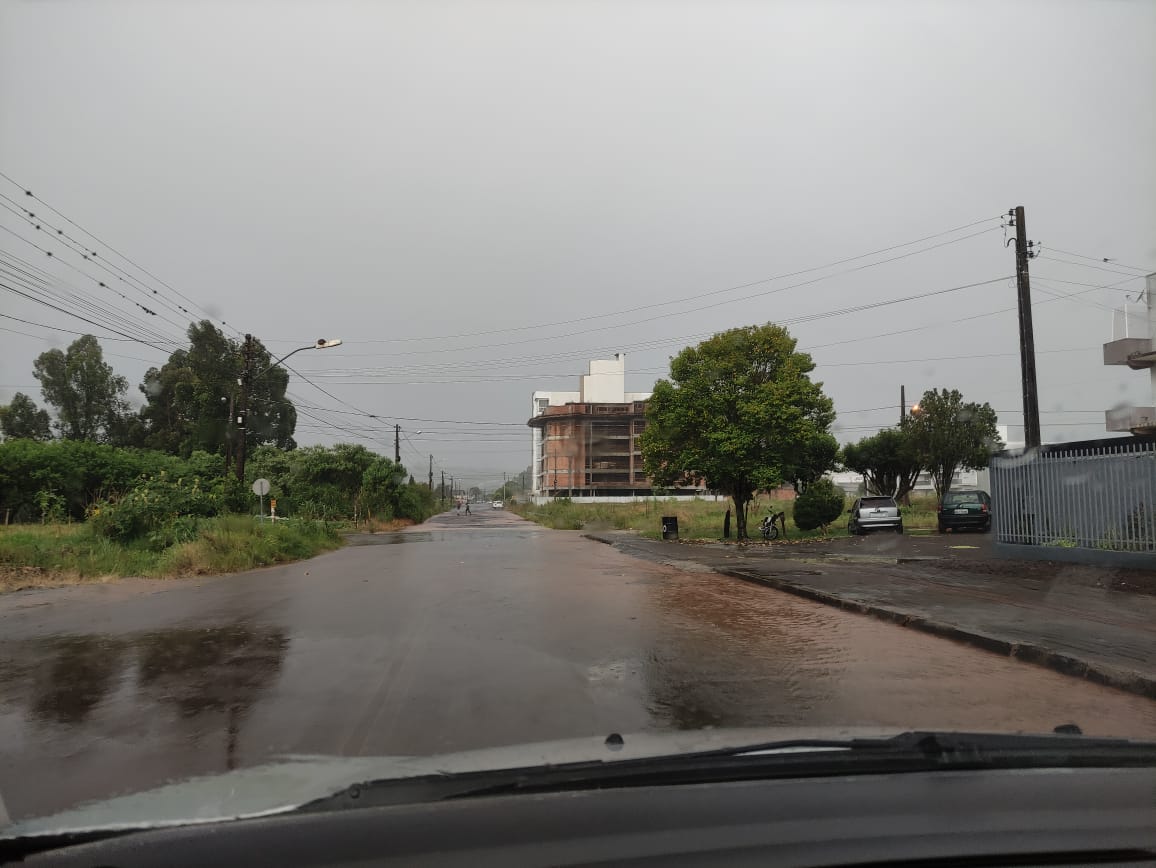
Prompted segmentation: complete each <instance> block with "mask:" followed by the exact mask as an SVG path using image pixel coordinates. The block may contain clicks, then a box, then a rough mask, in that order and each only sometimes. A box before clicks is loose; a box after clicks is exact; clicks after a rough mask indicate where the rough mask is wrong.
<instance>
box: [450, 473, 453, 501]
mask: <svg viewBox="0 0 1156 868" xmlns="http://www.w3.org/2000/svg"><path fill="white" fill-rule="evenodd" d="M450 500H454V478H453V477H452V476H451V477H450Z"/></svg>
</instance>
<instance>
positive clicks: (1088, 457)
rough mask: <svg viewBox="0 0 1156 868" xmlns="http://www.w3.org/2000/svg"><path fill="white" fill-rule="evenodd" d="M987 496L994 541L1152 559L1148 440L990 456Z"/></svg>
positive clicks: (1155, 504)
mask: <svg viewBox="0 0 1156 868" xmlns="http://www.w3.org/2000/svg"><path fill="white" fill-rule="evenodd" d="M991 489H992V490H991V495H992V524H993V530H994V532H995V535H996V539H997V540H998V541H999V542H1003V543H1016V544H1021V545H1036V546H1057V547H1061V548H1080V549H1086V550H1099V551H1105V552H1118V551H1124V552H1145V553H1153V552H1156V441H1153V440H1150V439H1123V438H1121V439H1120V440H1119V441H1112V440H1108V441H1097V442H1095V443H1089V444H1086V445H1080V444H1073V446H1072V447H1070V448H1068V447H1044V448H1042V449H1040V450H1038V451H1035V452H1034V453H1023V454H1001V455H996V456H994V457H993V459H992V463H991Z"/></svg>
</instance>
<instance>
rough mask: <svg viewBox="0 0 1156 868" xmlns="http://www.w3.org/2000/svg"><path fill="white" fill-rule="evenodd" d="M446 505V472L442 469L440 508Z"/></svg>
mask: <svg viewBox="0 0 1156 868" xmlns="http://www.w3.org/2000/svg"><path fill="white" fill-rule="evenodd" d="M445 505H446V472H445V471H444V470H443V471H442V508H443V509H444V508H445Z"/></svg>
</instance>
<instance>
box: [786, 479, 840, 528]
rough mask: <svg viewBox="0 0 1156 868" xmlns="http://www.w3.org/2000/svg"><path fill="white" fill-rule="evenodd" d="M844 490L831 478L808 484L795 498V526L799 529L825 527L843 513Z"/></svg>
mask: <svg viewBox="0 0 1156 868" xmlns="http://www.w3.org/2000/svg"><path fill="white" fill-rule="evenodd" d="M843 503H844V496H843V490H842V489H841V488H838V487H836V485H835V483H833V482H832V481H831V480H829V479H820V480H819V481H818V482H813V483H811V484H810V485H809V486H807V490H806V491H804V492H803V493H802V494H800V495H799V496H798V497H797V498H795V526H796V527H797V528H799V530H814V529H815V528H823V529H824V530H826V528H827V526H828V525H829V524H831V522H833V521H834V520H835V519H837V518H838V517H839V516H840V515H842V514H843Z"/></svg>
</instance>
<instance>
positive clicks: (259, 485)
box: [253, 477, 269, 497]
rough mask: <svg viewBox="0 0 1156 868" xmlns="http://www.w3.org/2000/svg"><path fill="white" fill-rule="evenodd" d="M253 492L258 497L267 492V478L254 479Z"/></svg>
mask: <svg viewBox="0 0 1156 868" xmlns="http://www.w3.org/2000/svg"><path fill="white" fill-rule="evenodd" d="M253 493H254V494H255V495H257V496H258V497H264V496H265V495H266V494H268V493H269V480H268V479H265V478H263V477H262V478H261V479H257V480H254V482H253Z"/></svg>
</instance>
